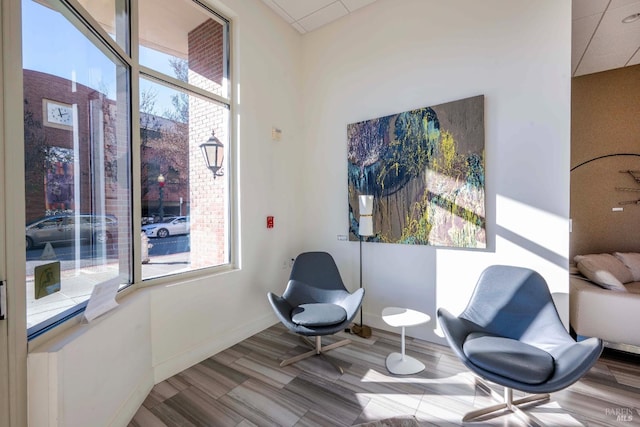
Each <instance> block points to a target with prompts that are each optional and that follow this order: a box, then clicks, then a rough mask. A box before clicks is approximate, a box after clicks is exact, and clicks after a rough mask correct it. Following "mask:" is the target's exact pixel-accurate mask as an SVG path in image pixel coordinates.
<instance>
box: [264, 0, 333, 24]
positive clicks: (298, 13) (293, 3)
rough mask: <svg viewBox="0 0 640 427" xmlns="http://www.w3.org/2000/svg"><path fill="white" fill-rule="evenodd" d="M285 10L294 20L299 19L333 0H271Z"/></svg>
mask: <svg viewBox="0 0 640 427" xmlns="http://www.w3.org/2000/svg"><path fill="white" fill-rule="evenodd" d="M271 1H272V2H273V3H275V4H277V5H278V6H280V7H281V8H282V9H283V10H285V11H286V12H287V13H288V14H289V15H290V16H291V17H292V18H293V20H294V21H299V20H300V19H302V18H304V17H305V16H307V15H311V14H312V13H314V12H316V11H317V10H319V9H322V8H323V7H326V6H329V5H330V4H331V3H335V0H271Z"/></svg>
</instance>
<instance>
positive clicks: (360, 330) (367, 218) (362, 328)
mask: <svg viewBox="0 0 640 427" xmlns="http://www.w3.org/2000/svg"><path fill="white" fill-rule="evenodd" d="M358 205H359V207H360V220H359V223H358V234H359V235H360V287H361V288H362V238H363V237H367V236H373V196H368V195H361V196H358ZM362 311H363V310H362V306H360V325H354V326H353V332H354V333H355V334H356V335H358V336H360V337H362V338H369V337H370V336H371V328H370V327H368V326H366V325H364V324H363V323H362Z"/></svg>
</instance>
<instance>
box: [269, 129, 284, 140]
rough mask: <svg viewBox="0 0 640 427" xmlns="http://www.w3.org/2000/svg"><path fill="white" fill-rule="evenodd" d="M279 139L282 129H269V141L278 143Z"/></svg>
mask: <svg viewBox="0 0 640 427" xmlns="http://www.w3.org/2000/svg"><path fill="white" fill-rule="evenodd" d="M281 138H282V129H278V128H276V127H273V128H271V140H272V141H280V139H281Z"/></svg>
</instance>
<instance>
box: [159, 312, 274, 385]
mask: <svg viewBox="0 0 640 427" xmlns="http://www.w3.org/2000/svg"><path fill="white" fill-rule="evenodd" d="M277 322H278V319H277V318H276V316H275V315H274V314H268V315H266V316H262V317H260V318H258V319H256V320H253V321H251V322H249V323H246V324H242V325H239V326H237V327H235V328H233V329H230V330H227V331H226V332H225V333H224V334H222V335H220V336H216V337H209V338H208V339H207V340H205V341H203V342H202V343H201V344H199V345H197V346H194V347H192V348H190V349H188V350H185V351H183V352H182V353H180V354H179V355H176V356H174V357H172V358H170V359H168V360H165V361H164V362H161V363H159V364H157V365H156V366H154V367H153V372H154V382H155V384H158V383H160V382H162V381H164V380H166V379H167V378H170V377H172V376H174V375H175V374H177V373H179V372H182V371H184V370H185V369H187V368H189V367H191V366H193V365H195V364H197V363H200V362H202V361H203V360H205V359H207V358H208V357H211V356H213V355H214V354H216V353H219V352H221V351H223V350H225V349H227V348H229V347H231V346H233V345H235V344H237V343H239V342H241V341H243V340H245V339H247V338H249V337H250V336H252V335H255V334H257V333H258V332H260V331H262V330H264V329H266V328H268V327H270V326H273V325H275V324H276V323H277Z"/></svg>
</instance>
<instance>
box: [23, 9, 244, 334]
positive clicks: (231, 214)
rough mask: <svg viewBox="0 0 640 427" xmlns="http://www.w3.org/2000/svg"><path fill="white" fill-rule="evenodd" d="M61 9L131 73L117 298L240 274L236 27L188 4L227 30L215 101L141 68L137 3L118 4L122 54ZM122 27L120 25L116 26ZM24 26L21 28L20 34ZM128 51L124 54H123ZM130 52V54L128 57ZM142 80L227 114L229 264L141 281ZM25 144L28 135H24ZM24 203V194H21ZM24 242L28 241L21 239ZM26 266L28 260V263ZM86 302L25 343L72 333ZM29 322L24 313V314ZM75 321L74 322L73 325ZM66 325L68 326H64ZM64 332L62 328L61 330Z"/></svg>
mask: <svg viewBox="0 0 640 427" xmlns="http://www.w3.org/2000/svg"><path fill="white" fill-rule="evenodd" d="M58 1H59V2H60V4H61V5H62V8H61V10H58V11H59V12H60V13H61V14H62V15H63V16H64V17H65V18H66V19H67V20H68V21H69V22H70V23H71V24H72V25H74V26H75V27H76V28H77V29H78V30H79V31H80V32H81V33H82V34H83V35H84V36H85V37H87V38H88V39H89V40H90V41H91V43H92V44H94V45H95V46H96V48H98V49H100V50H101V51H102V52H103V53H104V54H105V55H107V56H109V57H114V56H115V57H116V58H117V59H118V60H119V61H121V62H122V63H123V64H124V65H125V66H126V67H128V71H129V72H128V81H127V85H128V89H127V90H128V91H129V93H128V95H129V96H128V100H129V102H128V105H127V108H128V117H129V121H130V123H129V128H128V132H129V142H130V147H129V150H130V151H129V161H130V163H129V164H128V165H127V166H128V172H129V177H130V178H129V179H130V183H129V184H130V192H129V197H130V211H131V214H130V215H131V230H130V232H131V236H132V238H131V243H130V247H129V251H128V252H129V262H130V266H131V269H130V272H129V274H130V283H127V284H123V285H122V286H121V288H120V289H119V291H118V298H121V297H123V296H125V295H127V294H129V293H130V292H134V291H136V290H139V289H142V288H146V287H153V286H158V285H165V284H168V283H175V282H176V281H187V280H192V279H195V278H204V277H207V276H211V275H214V274H219V273H223V272H227V271H231V270H234V269H237V268H239V267H238V262H237V260H238V259H239V253H238V249H239V245H238V237H239V230H238V229H237V224H238V221H237V215H238V214H239V209H238V207H237V199H236V196H235V195H236V194H237V191H236V189H237V186H238V177H237V176H236V168H235V165H236V164H237V157H236V156H237V149H236V147H237V143H236V135H237V132H236V112H235V110H236V105H237V99H236V91H235V90H234V84H235V83H234V78H235V73H234V69H235V66H234V65H235V64H234V58H233V57H234V55H233V52H234V44H233V39H232V34H233V31H234V28H233V25H234V21H233V20H232V19H231V18H229V17H227V16H225V15H223V14H222V13H221V12H219V11H216V10H215V9H214V8H213V6H212V5H210V4H208V3H207V2H206V1H201V0H184V1H190V2H192V3H194V4H195V5H196V6H197V7H200V8H202V10H203V11H204V12H205V13H206V14H208V15H209V16H210V17H211V19H214V20H216V21H217V22H220V23H222V24H223V25H224V30H223V43H224V48H223V49H224V50H225V58H224V59H225V63H224V70H225V72H224V73H223V74H224V77H225V78H226V79H227V83H226V84H227V87H226V95H227V96H226V97H224V96H221V95H217V94H214V93H211V92H207V91H205V90H203V89H200V88H198V87H197V86H195V85H190V84H189V83H187V82H183V81H181V80H178V79H176V78H173V77H171V76H168V75H165V74H163V73H160V72H158V71H155V70H153V69H151V68H148V67H146V66H143V65H141V64H140V62H139V60H140V56H139V40H140V39H139V27H138V25H139V8H138V0H116V1H122V2H123V4H124V7H125V8H126V10H127V11H128V22H129V33H128V34H125V37H126V38H127V40H126V42H127V44H126V45H125V47H124V48H123V46H121V45H120V44H119V43H118V41H117V40H114V39H113V38H111V36H110V35H109V34H108V33H107V32H106V31H105V30H104V29H103V27H102V25H101V24H100V23H99V22H98V21H96V20H95V19H94V17H93V16H92V15H91V13H89V12H88V11H87V10H86V9H85V8H84V7H83V6H82V5H81V4H80V3H79V1H78V0H58ZM16 2H17V4H19V5H21V4H22V0H16ZM116 25H121V22H119V23H116ZM21 27H22V24H21V23H20V28H21ZM125 50H126V51H125ZM127 51H128V52H127ZM19 67H20V72H21V73H22V70H23V65H22V62H20V64H19ZM142 79H148V80H151V81H153V82H154V83H158V84H162V85H165V86H167V87H170V88H176V89H179V90H181V91H185V92H187V93H190V94H193V95H195V96H199V97H201V98H203V99H205V100H207V101H210V102H213V103H215V104H217V105H220V106H222V107H225V108H227V109H228V114H229V119H228V130H227V131H228V147H226V156H227V161H226V170H225V174H226V175H227V177H226V179H227V186H226V189H225V201H226V202H225V211H226V214H227V218H228V220H227V221H226V223H225V228H226V233H225V237H226V239H225V240H226V241H225V251H226V253H227V257H226V262H225V263H223V264H221V265H217V266H209V267H203V268H198V269H194V270H189V271H182V272H176V273H172V274H169V275H166V276H159V277H151V278H147V279H143V277H142V263H141V257H140V254H141V250H142V247H141V246H142V245H141V239H136V238H133V236H139V235H140V233H141V227H142V225H141V220H142V198H141V195H142V189H141V136H140V131H141V126H140V109H139V106H140V81H141V80H142ZM19 92H20V93H21V95H22V96H21V98H20V99H22V97H23V96H24V94H23V89H22V84H20V88H19ZM23 142H24V135H23ZM22 194H23V200H24V190H23V192H22ZM23 241H24V238H23ZM25 262H26V259H25ZM87 303H88V300H87V301H84V302H82V303H80V304H77V305H75V306H74V307H70V308H68V309H67V310H64V311H62V312H60V313H58V314H56V315H54V316H52V317H50V318H49V319H47V320H45V321H42V322H40V323H38V324H36V325H34V326H32V327H31V328H28V329H27V342H28V344H29V345H37V343H39V342H40V341H41V340H42V338H40V337H42V336H44V335H48V333H49V332H51V331H52V330H54V329H56V330H57V331H60V332H61V331H63V330H66V329H67V328H68V327H71V326H72V325H74V324H76V323H79V322H80V321H81V315H82V313H83V312H84V310H85V308H86V305H87ZM25 317H26V312H25ZM74 320H75V321H74ZM63 325H64V326H63ZM61 326H63V327H61Z"/></svg>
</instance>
